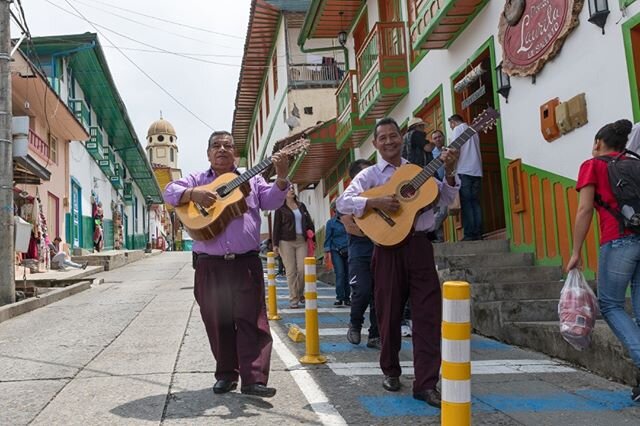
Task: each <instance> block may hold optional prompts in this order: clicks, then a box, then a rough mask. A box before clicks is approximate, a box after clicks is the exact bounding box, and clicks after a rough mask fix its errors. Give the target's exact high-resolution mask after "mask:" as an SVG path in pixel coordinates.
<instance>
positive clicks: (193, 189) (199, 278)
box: [164, 131, 289, 398]
mask: <svg viewBox="0 0 640 426" xmlns="http://www.w3.org/2000/svg"><path fill="white" fill-rule="evenodd" d="M234 152H235V147H234V143H233V137H232V136H231V133H229V132H226V131H217V132H214V133H213V134H212V135H211V137H210V138H209V146H208V149H207V156H208V159H209V163H210V164H211V166H210V167H209V168H208V169H207V170H205V171H203V172H200V173H195V174H192V175H190V176H187V177H185V178H182V179H179V180H176V181H173V182H171V183H169V184H168V185H167V187H166V189H165V192H164V199H165V201H166V202H167V203H169V204H171V205H173V206H178V205H181V204H186V203H188V202H191V201H192V202H195V203H197V204H199V205H201V206H203V207H205V208H209V207H211V206H212V205H213V204H214V203H215V202H216V199H217V197H218V195H217V194H216V193H215V192H212V191H208V190H206V189H202V188H200V187H201V186H202V185H206V184H209V183H211V182H213V181H214V180H215V179H216V178H217V177H219V176H221V175H222V174H225V173H238V172H237V169H236V165H235V157H234ZM272 161H273V165H274V167H275V171H276V176H277V179H276V181H275V183H274V184H268V183H267V182H266V181H265V180H264V178H263V177H262V176H260V175H258V176H255V177H253V178H251V179H250V180H249V182H248V183H249V185H250V188H251V192H250V194H249V195H248V196H247V197H246V202H247V206H248V210H247V211H246V212H245V213H244V214H243V215H242V216H241V217H237V218H235V219H234V220H232V221H231V222H230V223H229V224H228V225H227V227H226V229H225V230H224V232H222V233H221V234H220V235H218V236H217V237H215V238H213V239H210V240H207V241H194V244H193V251H194V253H195V254H196V256H197V259H196V260H195V267H196V272H195V286H194V294H195V298H196V301H197V302H198V305H200V314H201V315H202V321H203V322H204V325H205V328H206V330H207V336H208V338H209V344H210V345H211V351H212V352H213V356H214V357H215V359H216V373H215V377H216V383H215V385H214V386H213V392H214V393H216V394H222V393H226V392H229V391H232V390H234V389H236V387H237V386H238V377H240V378H241V380H242V387H241V392H242V393H244V394H248V395H254V396H259V397H265V398H268V397H272V396H274V395H275V393H276V390H275V389H274V388H270V387H267V381H268V379H269V364H270V361H271V346H272V339H271V333H270V331H269V323H268V321H267V314H266V307H265V295H264V272H263V269H262V262H261V260H260V257H259V256H258V254H259V249H260V210H261V209H262V210H274V209H277V208H278V207H280V206H281V205H282V204H283V203H284V200H285V196H286V194H287V191H288V189H289V182H288V180H287V179H286V176H287V173H288V169H289V164H288V163H289V162H288V158H287V156H286V155H284V154H281V153H276V154H274V155H273V157H272ZM238 190H239V189H238Z"/></svg>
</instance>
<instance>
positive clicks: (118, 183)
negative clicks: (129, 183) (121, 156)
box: [109, 163, 123, 189]
mask: <svg viewBox="0 0 640 426" xmlns="http://www.w3.org/2000/svg"><path fill="white" fill-rule="evenodd" d="M122 170H123V169H122V166H121V165H120V163H115V164H114V166H113V176H110V177H109V180H110V181H111V185H113V187H114V188H115V189H122Z"/></svg>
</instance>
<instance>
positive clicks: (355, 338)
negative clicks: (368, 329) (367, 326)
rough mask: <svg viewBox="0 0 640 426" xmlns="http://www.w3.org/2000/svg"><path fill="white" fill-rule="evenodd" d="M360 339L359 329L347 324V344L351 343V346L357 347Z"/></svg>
mask: <svg viewBox="0 0 640 426" xmlns="http://www.w3.org/2000/svg"><path fill="white" fill-rule="evenodd" d="M361 337H362V335H361V328H360V327H354V326H352V325H351V324H349V330H348V331H347V340H348V341H349V343H351V344H352V345H359V344H360V339H361Z"/></svg>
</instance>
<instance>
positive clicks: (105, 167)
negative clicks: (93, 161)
mask: <svg viewBox="0 0 640 426" xmlns="http://www.w3.org/2000/svg"><path fill="white" fill-rule="evenodd" d="M115 162H116V156H115V154H114V153H113V150H112V149H111V147H106V148H105V155H104V158H103V159H102V160H99V161H98V165H99V166H100V168H101V169H102V172H103V173H104V174H105V175H107V176H108V177H109V178H111V176H114V175H115V174H116V172H115Z"/></svg>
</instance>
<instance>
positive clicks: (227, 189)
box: [218, 158, 271, 196]
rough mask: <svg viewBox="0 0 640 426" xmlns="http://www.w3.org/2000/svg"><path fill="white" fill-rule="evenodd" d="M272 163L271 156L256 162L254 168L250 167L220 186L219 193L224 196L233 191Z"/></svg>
mask: <svg viewBox="0 0 640 426" xmlns="http://www.w3.org/2000/svg"><path fill="white" fill-rule="evenodd" d="M270 165H271V158H267V159H266V160H263V161H262V162H260V163H258V164H256V165H255V166H253V167H252V168H250V169H249V170H247V171H246V172H244V173H243V174H241V175H240V176H238V177H237V178H235V179H233V180H232V181H231V182H229V183H228V184H226V185H224V186H223V187H221V188H219V189H218V193H219V195H221V196H224V195H227V194H229V193H231V192H233V191H234V190H235V189H236V188H238V187H239V186H240V185H242V184H244V183H247V182H248V181H249V179H251V178H252V177H254V176H256V175H257V174H259V173H261V172H263V171H265V170H266V169H267V168H268V167H269V166H270Z"/></svg>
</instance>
